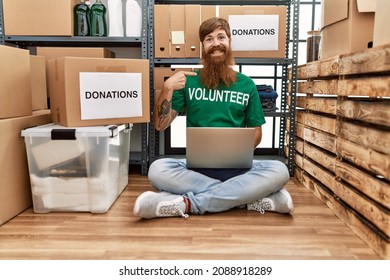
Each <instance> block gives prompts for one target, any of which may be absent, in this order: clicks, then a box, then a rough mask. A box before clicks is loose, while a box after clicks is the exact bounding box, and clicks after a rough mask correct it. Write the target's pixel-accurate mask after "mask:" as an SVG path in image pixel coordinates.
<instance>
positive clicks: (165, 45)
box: [154, 5, 171, 58]
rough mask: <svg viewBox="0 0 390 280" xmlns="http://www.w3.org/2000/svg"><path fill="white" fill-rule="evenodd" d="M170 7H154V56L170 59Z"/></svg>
mask: <svg viewBox="0 0 390 280" xmlns="http://www.w3.org/2000/svg"><path fill="white" fill-rule="evenodd" d="M169 10H170V9H169V5H154V56H155V57H156V58H169V57H170V56H171V54H170V47H169V32H170V21H169Z"/></svg>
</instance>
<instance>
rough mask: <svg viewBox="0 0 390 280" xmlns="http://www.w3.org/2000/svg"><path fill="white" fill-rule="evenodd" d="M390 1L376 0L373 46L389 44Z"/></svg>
mask: <svg viewBox="0 0 390 280" xmlns="http://www.w3.org/2000/svg"><path fill="white" fill-rule="evenodd" d="M389 15H390V1H389V0H376V7H375V21H374V44H373V45H374V47H376V46H381V45H387V44H390V28H389V26H388V25H389V23H388V19H389V18H388V17H389Z"/></svg>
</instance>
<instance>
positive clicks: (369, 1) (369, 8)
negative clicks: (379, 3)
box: [356, 0, 376, 13]
mask: <svg viewBox="0 0 390 280" xmlns="http://www.w3.org/2000/svg"><path fill="white" fill-rule="evenodd" d="M356 1H357V8H358V11H359V12H360V13H366V12H375V9H376V0H356Z"/></svg>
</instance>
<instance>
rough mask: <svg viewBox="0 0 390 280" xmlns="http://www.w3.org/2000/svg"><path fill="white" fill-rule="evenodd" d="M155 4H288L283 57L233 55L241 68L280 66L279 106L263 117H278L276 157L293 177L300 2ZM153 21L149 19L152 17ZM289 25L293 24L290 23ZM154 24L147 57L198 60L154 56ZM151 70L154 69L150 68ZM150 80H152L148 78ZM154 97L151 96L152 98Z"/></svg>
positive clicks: (167, 61) (168, 0)
mask: <svg viewBox="0 0 390 280" xmlns="http://www.w3.org/2000/svg"><path fill="white" fill-rule="evenodd" d="M154 4H201V5H270V6H272V5H285V6H286V7H287V20H286V22H287V24H286V48H285V58H255V59H254V58H236V59H235V62H236V64H237V65H239V66H240V67H241V66H242V65H275V66H278V67H282V86H281V97H280V98H281V108H280V110H279V111H277V112H266V113H265V116H266V117H278V118H280V131H279V133H280V138H279V149H278V155H277V158H278V159H280V160H282V161H286V164H287V166H288V169H289V172H290V176H293V168H294V166H293V156H294V154H293V153H294V138H295V99H296V83H297V66H298V42H299V38H298V37H299V28H298V26H299V4H300V0H279V1H278V0H274V1H271V0H243V1H239V0H219V1H218V0H216V1H207V0H188V1H180V0H161V1H160V0H156V1H150V4H149V6H150V7H151V10H150V11H151V13H152V12H153V5H154ZM151 20H152V19H151ZM291 24H292V26H291ZM153 32H154V26H151V30H150V50H149V52H150V56H149V58H150V60H151V61H153V63H154V64H155V65H172V64H180V65H185V64H198V63H199V59H185V58H164V59H162V58H155V57H154V42H153V38H154V34H153ZM291 43H292V56H291V57H290V54H289V53H290V51H289V46H290V44H291ZM289 66H291V68H292V80H291V89H290V106H289V107H287V90H288V89H287V86H288V83H287V81H288V67H289ZM152 72H153V71H152ZM151 80H152V79H151ZM151 100H153V98H151ZM287 118H289V119H290V129H289V138H288V139H287V140H288V141H287V142H288V158H287V159H286V158H285V157H284V156H283V147H284V145H285V140H286V139H285V135H286V133H285V132H286V122H287ZM151 119H152V120H153V116H152V118H151ZM157 139H158V137H157V135H156V134H155V132H154V131H153V133H152V134H151V141H152V143H154V145H151V147H153V149H151V150H150V162H152V161H153V160H154V159H155V157H156V156H157V155H156V151H158V148H157V146H156V142H158V141H157Z"/></svg>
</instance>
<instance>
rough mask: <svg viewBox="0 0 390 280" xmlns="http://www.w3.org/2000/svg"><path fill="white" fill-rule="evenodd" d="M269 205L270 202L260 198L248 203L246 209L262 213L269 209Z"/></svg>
mask: <svg viewBox="0 0 390 280" xmlns="http://www.w3.org/2000/svg"><path fill="white" fill-rule="evenodd" d="M271 207H272V206H271V203H270V202H269V201H268V200H265V199H262V200H260V201H256V202H254V203H252V204H248V207H247V209H248V210H253V211H257V212H260V214H264V213H265V211H267V210H271Z"/></svg>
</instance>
